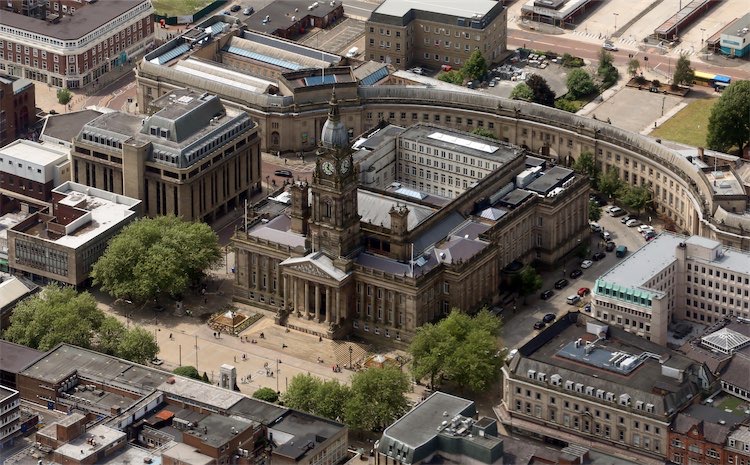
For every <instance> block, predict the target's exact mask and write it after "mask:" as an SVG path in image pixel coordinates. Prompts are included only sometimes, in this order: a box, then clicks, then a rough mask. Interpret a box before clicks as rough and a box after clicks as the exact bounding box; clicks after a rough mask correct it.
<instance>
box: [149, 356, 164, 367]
mask: <svg viewBox="0 0 750 465" xmlns="http://www.w3.org/2000/svg"><path fill="white" fill-rule="evenodd" d="M163 364H164V360H162V359H160V358H156V357H154V358H152V359H151V365H156V366H160V365H163Z"/></svg>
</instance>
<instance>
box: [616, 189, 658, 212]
mask: <svg viewBox="0 0 750 465" xmlns="http://www.w3.org/2000/svg"><path fill="white" fill-rule="evenodd" d="M619 198H620V201H622V203H623V204H625V206H627V207H628V208H630V209H633V210H635V211H636V212H637V213H638V214H640V213H641V211H643V209H644V208H646V206H648V204H649V203H651V191H650V190H649V188H648V187H646V186H623V187H622V188H621V189H620V194H619Z"/></svg>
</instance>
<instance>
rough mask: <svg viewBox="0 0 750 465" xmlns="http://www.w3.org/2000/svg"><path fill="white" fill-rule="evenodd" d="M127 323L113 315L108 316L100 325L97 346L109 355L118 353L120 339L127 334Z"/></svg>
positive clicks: (100, 350)
mask: <svg viewBox="0 0 750 465" xmlns="http://www.w3.org/2000/svg"><path fill="white" fill-rule="evenodd" d="M126 331H127V330H126V329H125V325H124V324H122V323H120V320H118V319H117V318H115V317H113V316H107V317H105V318H104V320H103V321H102V324H101V325H100V326H99V331H98V337H97V339H98V341H97V344H96V348H97V350H98V351H99V352H103V353H105V354H108V355H117V349H118V346H119V344H120V341H121V340H122V338H123V337H124V336H125V332H126Z"/></svg>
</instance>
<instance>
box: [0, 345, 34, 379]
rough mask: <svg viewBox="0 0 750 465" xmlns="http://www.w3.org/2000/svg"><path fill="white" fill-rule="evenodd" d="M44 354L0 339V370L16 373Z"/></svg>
mask: <svg viewBox="0 0 750 465" xmlns="http://www.w3.org/2000/svg"><path fill="white" fill-rule="evenodd" d="M43 356H44V352H42V351H39V350H36V349H32V348H30V347H26V346H22V345H20V344H16V343H13V342H9V341H5V340H2V339H0V367H2V368H0V370H2V371H7V372H9V373H18V372H19V371H21V370H23V369H24V368H26V367H27V366H29V365H30V364H32V363H33V362H36V361H37V360H39V359H40V358H41V357H43Z"/></svg>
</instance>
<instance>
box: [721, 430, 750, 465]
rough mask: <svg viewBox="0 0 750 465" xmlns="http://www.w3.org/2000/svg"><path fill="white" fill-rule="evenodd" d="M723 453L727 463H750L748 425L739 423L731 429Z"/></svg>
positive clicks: (746, 464)
mask: <svg viewBox="0 0 750 465" xmlns="http://www.w3.org/2000/svg"><path fill="white" fill-rule="evenodd" d="M725 454H726V459H727V460H726V463H727V464H731V465H748V464H750V426H748V425H741V426H740V427H739V428H737V429H736V430H734V431H732V433H731V434H730V435H729V438H728V439H727V446H726V448H725Z"/></svg>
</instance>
